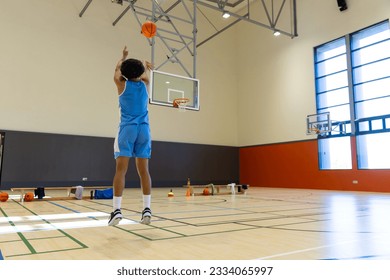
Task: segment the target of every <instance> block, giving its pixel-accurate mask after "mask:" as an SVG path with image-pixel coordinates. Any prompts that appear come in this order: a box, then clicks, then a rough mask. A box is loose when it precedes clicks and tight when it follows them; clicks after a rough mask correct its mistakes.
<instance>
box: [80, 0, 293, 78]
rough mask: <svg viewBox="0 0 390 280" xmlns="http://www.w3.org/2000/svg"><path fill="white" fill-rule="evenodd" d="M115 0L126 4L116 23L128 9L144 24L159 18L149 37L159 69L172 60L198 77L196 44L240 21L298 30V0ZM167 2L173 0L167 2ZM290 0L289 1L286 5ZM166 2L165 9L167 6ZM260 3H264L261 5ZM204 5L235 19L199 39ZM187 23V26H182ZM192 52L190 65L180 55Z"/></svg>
mask: <svg viewBox="0 0 390 280" xmlns="http://www.w3.org/2000/svg"><path fill="white" fill-rule="evenodd" d="M92 1H93V0H88V1H87V3H86V4H85V6H84V7H83V9H82V10H81V12H80V13H79V16H80V17H82V16H83V15H84V13H85V12H86V10H87V9H88V7H89V6H90V4H91V3H92ZM111 2H113V3H114V4H120V5H123V6H125V8H124V10H123V11H122V12H121V13H120V14H119V15H118V17H117V18H116V19H115V20H114V21H113V23H112V25H113V26H115V25H116V24H117V23H118V22H119V21H120V20H121V19H122V18H123V16H125V15H126V14H127V13H128V12H130V13H132V14H133V16H134V17H135V19H136V21H137V22H138V24H139V26H140V27H141V26H142V24H143V23H144V22H145V18H146V20H150V21H153V22H155V23H157V22H159V24H158V29H157V34H156V36H154V37H153V38H146V37H145V39H146V40H147V41H148V43H149V45H150V46H151V62H152V63H153V65H155V69H156V70H160V69H161V68H162V67H163V66H164V65H166V64H167V63H168V62H170V63H175V64H177V65H178V66H179V67H180V69H181V70H182V71H184V72H185V74H186V75H187V76H188V77H191V78H196V48H197V47H200V46H201V45H203V44H205V43H206V42H208V41H209V40H211V39H212V38H214V37H215V36H217V35H219V34H220V33H222V32H224V31H225V30H227V29H229V28H230V27H232V26H233V25H235V24H237V23H238V22H240V21H245V22H249V23H252V24H255V25H257V26H260V27H263V28H267V29H269V30H271V31H272V32H274V34H276V33H275V32H279V34H282V35H285V36H289V37H290V38H294V37H297V36H298V33H297V11H296V10H297V9H296V0H277V1H276V0H168V1H167V0H142V1H138V0H111ZM164 2H169V3H168V6H166V5H165V4H166V3H164ZM256 2H257V7H256V9H263V11H262V12H263V13H264V14H265V15H266V21H265V22H264V21H263V22H261V21H260V20H258V19H256V18H254V17H253V16H252V11H251V9H253V6H254V4H256ZM286 2H289V3H288V4H289V5H286ZM163 4H164V5H165V9H164V8H163ZM259 4H260V5H259ZM287 6H288V7H289V9H290V11H289V13H288V14H289V15H290V31H287V30H282V29H281V28H279V27H278V23H279V20H280V18H281V16H282V12H283V11H284V10H286V9H288V8H286V7H287ZM200 7H204V8H205V9H207V10H214V11H217V12H219V13H220V15H221V16H222V14H223V13H228V14H229V15H230V16H231V17H233V18H234V21H232V22H230V23H229V24H226V25H225V26H224V27H223V28H221V29H219V30H216V31H215V32H214V33H213V34H212V35H210V36H208V37H207V38H205V39H203V40H202V41H201V42H197V33H198V28H197V16H198V14H197V13H198V10H200ZM178 8H180V9H181V11H185V12H184V13H183V12H182V13H180V15H178V13H175V9H178ZM183 26H185V28H184V29H183V28H182V27H183ZM156 41H158V42H159V43H161V45H162V47H163V48H164V49H165V57H166V58H165V59H163V60H161V61H156V60H157V59H156ZM183 53H185V55H189V56H191V58H192V59H191V61H192V63H189V64H191V65H190V66H188V63H187V65H186V64H185V63H184V62H183V61H182V59H181V58H180V55H182V54H183Z"/></svg>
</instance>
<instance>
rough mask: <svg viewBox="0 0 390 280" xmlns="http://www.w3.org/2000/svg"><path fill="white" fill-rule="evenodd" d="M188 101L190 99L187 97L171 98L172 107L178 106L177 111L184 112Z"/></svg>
mask: <svg viewBox="0 0 390 280" xmlns="http://www.w3.org/2000/svg"><path fill="white" fill-rule="evenodd" d="M189 102H190V99H188V98H185V97H183V98H176V99H175V100H173V107H175V108H179V112H185V111H186V107H187V104H188V103H189Z"/></svg>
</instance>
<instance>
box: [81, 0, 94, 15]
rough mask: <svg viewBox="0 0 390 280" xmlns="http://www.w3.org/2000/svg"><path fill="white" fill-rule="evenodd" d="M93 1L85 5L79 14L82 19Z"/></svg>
mask: <svg viewBox="0 0 390 280" xmlns="http://www.w3.org/2000/svg"><path fill="white" fill-rule="evenodd" d="M91 2H92V0H88V2H87V4H85V6H84V8H83V9H82V10H81V12H80V13H79V17H82V16H83V14H84V13H85V11H86V10H87V9H88V7H89V4H91Z"/></svg>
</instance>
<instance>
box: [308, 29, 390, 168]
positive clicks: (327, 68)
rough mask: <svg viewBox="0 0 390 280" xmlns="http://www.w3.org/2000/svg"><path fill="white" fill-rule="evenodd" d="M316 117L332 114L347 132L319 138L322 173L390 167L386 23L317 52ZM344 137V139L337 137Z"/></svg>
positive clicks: (389, 44)
mask: <svg viewBox="0 0 390 280" xmlns="http://www.w3.org/2000/svg"><path fill="white" fill-rule="evenodd" d="M314 57H315V80H316V101H317V113H323V112H329V113H330V117H331V120H332V122H333V124H336V127H337V123H340V122H343V123H344V124H345V131H344V133H339V132H338V133H336V132H334V131H332V132H329V133H327V134H326V135H325V136H319V139H318V147H319V162H320V168H321V169H351V168H352V163H351V161H352V158H351V141H350V136H351V135H352V134H355V135H356V142H357V156H358V168H361V169H378V168H386V169H390V156H389V155H390V145H389V143H390V142H389V141H390V31H389V22H388V21H384V22H381V23H379V24H376V25H373V26H371V27H368V28H365V29H363V30H360V31H358V32H355V33H353V34H350V35H347V36H345V37H342V38H339V39H337V40H334V41H332V42H329V43H326V44H324V45H321V46H319V47H316V48H315V49H314ZM336 138H344V139H336Z"/></svg>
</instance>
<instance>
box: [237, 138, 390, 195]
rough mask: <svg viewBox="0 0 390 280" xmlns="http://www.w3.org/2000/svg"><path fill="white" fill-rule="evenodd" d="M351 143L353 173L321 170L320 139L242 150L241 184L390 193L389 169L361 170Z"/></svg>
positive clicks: (354, 147) (352, 139)
mask: <svg viewBox="0 0 390 280" xmlns="http://www.w3.org/2000/svg"><path fill="white" fill-rule="evenodd" d="M351 144H352V169H351V170H319V165H318V148H317V140H310V141H299V142H288V143H279V144H270V145H260V146H253V147H244V148H240V182H241V183H243V184H249V185H250V186H257V187H280V188H304V189H326V190H348V191H372V192H390V170H358V169H357V162H356V144H355V138H354V137H351ZM353 180H357V181H358V184H354V183H352V181H353Z"/></svg>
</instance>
